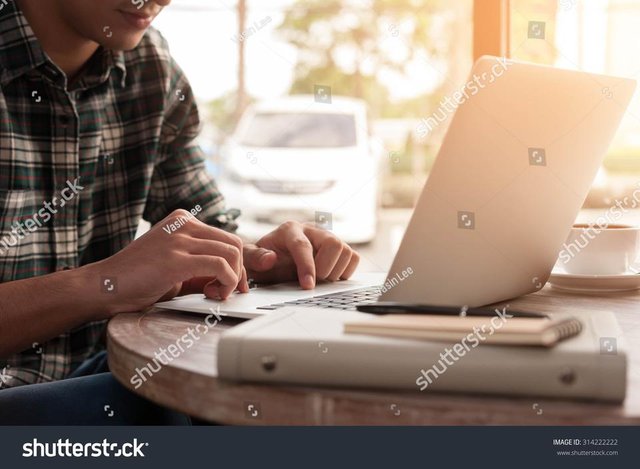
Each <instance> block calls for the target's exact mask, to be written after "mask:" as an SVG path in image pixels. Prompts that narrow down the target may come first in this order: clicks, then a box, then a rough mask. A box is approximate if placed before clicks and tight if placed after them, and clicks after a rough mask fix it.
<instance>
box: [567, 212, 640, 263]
mask: <svg viewBox="0 0 640 469" xmlns="http://www.w3.org/2000/svg"><path fill="white" fill-rule="evenodd" d="M639 248H640V227H638V226H631V225H620V224H609V225H586V224H577V225H573V228H571V232H570V233H569V236H568V237H567V240H566V241H565V243H564V245H563V246H562V250H561V251H560V256H559V258H558V263H557V264H556V265H558V266H559V267H561V268H562V269H564V271H565V272H567V273H569V274H580V275H619V274H625V273H629V272H630V267H632V266H633V264H634V262H635V261H636V258H637V257H638V249H639Z"/></svg>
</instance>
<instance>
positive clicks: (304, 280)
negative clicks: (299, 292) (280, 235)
mask: <svg viewBox="0 0 640 469" xmlns="http://www.w3.org/2000/svg"><path fill="white" fill-rule="evenodd" d="M284 236H285V246H286V248H287V250H288V251H289V254H291V257H292V258H293V262H295V264H296V272H297V274H298V282H300V286H301V287H302V288H303V289H305V290H310V289H312V288H313V287H315V286H316V265H315V262H314V260H313V245H312V244H311V241H309V238H307V236H306V235H305V234H304V232H303V231H302V227H301V226H300V225H293V224H291V225H288V228H287V229H286V230H285V231H284Z"/></svg>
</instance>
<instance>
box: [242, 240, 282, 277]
mask: <svg viewBox="0 0 640 469" xmlns="http://www.w3.org/2000/svg"><path fill="white" fill-rule="evenodd" d="M243 256H244V265H245V267H246V268H247V269H249V270H251V271H254V272H265V271H267V270H271V269H272V268H273V266H274V265H275V264H276V261H277V260H278V255H277V254H276V253H275V251H272V250H270V249H265V248H261V247H258V246H256V245H255V244H245V246H244V249H243Z"/></svg>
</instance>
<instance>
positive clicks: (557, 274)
mask: <svg viewBox="0 0 640 469" xmlns="http://www.w3.org/2000/svg"><path fill="white" fill-rule="evenodd" d="M549 284H551V286H552V287H553V288H557V289H559V290H566V291H572V292H581V293H607V292H621V291H630V290H637V289H640V274H636V273H633V272H627V273H624V274H619V275H579V274H568V273H566V272H565V271H564V270H561V269H558V268H554V269H553V272H551V276H550V277H549Z"/></svg>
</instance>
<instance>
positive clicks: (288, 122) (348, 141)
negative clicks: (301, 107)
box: [240, 112, 356, 148]
mask: <svg viewBox="0 0 640 469" xmlns="http://www.w3.org/2000/svg"><path fill="white" fill-rule="evenodd" d="M240 143H241V144H242V145H244V146H248V147H267V148H269V147H271V148H332V147H351V146H355V145H356V124H355V119H354V116H353V115H352V114H330V113H309V112H307V113H305V112H278V113H276V112H259V113H256V114H255V115H254V116H253V118H252V119H251V124H250V125H249V127H248V128H247V130H246V131H245V133H244V136H243V137H242V139H241V141H240Z"/></svg>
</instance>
